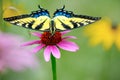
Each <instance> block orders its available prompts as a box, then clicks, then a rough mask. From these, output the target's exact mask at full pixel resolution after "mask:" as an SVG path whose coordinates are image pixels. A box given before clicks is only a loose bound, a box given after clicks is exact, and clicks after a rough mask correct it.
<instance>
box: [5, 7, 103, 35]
mask: <svg viewBox="0 0 120 80" xmlns="http://www.w3.org/2000/svg"><path fill="white" fill-rule="evenodd" d="M38 8H39V10H37V11H32V12H31V14H23V15H18V16H13V17H8V18H4V20H5V21H8V22H9V23H11V24H14V25H17V26H22V27H25V28H28V29H33V30H38V31H43V32H44V31H49V32H50V33H51V34H52V35H53V34H54V33H55V32H56V31H65V30H71V29H74V28H79V27H82V26H86V25H88V24H91V23H94V22H96V21H98V20H100V19H101V17H91V16H87V15H76V14H74V13H73V12H72V11H66V10H64V8H65V6H63V7H62V8H61V9H57V10H56V11H55V12H54V14H53V17H52V18H50V14H49V12H48V11H47V10H46V9H44V8H41V7H40V5H38Z"/></svg>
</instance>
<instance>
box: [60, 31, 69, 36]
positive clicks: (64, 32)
mask: <svg viewBox="0 0 120 80" xmlns="http://www.w3.org/2000/svg"><path fill="white" fill-rule="evenodd" d="M69 32H70V30H67V31H63V32H61V34H62V35H64V34H67V33H69Z"/></svg>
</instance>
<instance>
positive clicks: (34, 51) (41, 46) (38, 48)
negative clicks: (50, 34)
mask: <svg viewBox="0 0 120 80" xmlns="http://www.w3.org/2000/svg"><path fill="white" fill-rule="evenodd" d="M44 46H45V45H44V44H41V45H39V46H37V47H35V48H34V49H33V53H37V52H38V51H40V50H41V49H42V48H43V47H44Z"/></svg>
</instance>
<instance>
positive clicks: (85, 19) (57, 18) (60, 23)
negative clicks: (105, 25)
mask: <svg viewBox="0 0 120 80" xmlns="http://www.w3.org/2000/svg"><path fill="white" fill-rule="evenodd" d="M53 19H54V23H55V27H56V30H59V31H63V30H70V29H74V28H79V27H82V26H86V25H88V24H91V23H93V22H96V21H97V20H99V19H100V17H91V16H86V15H75V14H73V12H71V11H65V10H63V9H58V10H57V11H56V12H55V13H54V18H53Z"/></svg>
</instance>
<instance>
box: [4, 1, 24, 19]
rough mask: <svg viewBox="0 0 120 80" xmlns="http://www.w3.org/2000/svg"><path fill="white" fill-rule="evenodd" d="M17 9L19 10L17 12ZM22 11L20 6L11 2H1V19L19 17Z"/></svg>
mask: <svg viewBox="0 0 120 80" xmlns="http://www.w3.org/2000/svg"><path fill="white" fill-rule="evenodd" d="M18 9H19V10H18ZM23 11H25V10H23V8H22V5H19V4H14V3H12V2H11V0H4V1H3V17H4V18H5V17H12V16H17V15H20V14H21V13H22V12H23Z"/></svg>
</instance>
